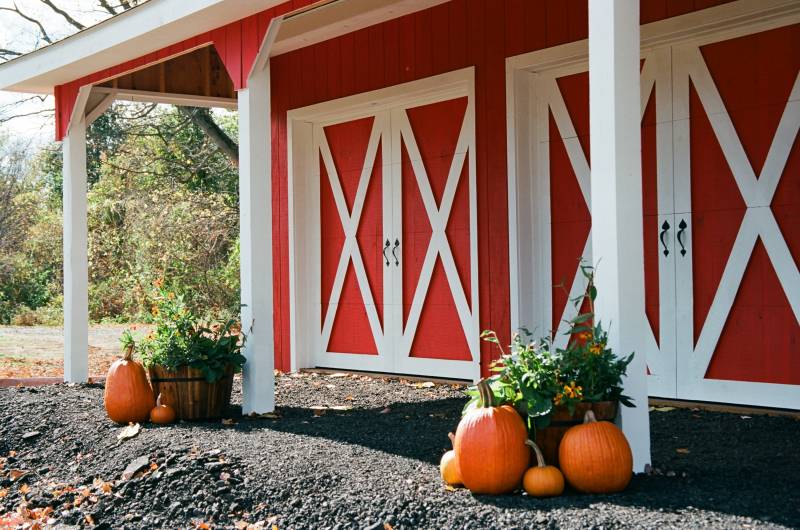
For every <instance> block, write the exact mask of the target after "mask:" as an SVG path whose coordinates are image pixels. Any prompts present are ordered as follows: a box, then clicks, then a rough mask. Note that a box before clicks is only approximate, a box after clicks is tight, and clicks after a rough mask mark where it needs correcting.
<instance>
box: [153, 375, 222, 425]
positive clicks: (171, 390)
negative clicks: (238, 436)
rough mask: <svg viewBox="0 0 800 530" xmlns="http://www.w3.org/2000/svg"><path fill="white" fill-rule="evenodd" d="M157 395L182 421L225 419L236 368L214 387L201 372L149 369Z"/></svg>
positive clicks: (215, 383) (216, 382)
mask: <svg viewBox="0 0 800 530" xmlns="http://www.w3.org/2000/svg"><path fill="white" fill-rule="evenodd" d="M148 372H149V374H150V383H151V384H152V385H153V393H154V394H155V395H156V396H158V394H161V402H162V403H165V404H167V405H170V406H171V407H172V408H174V409H175V414H176V416H177V418H178V419H179V420H208V419H217V418H221V417H223V416H224V415H225V413H226V412H227V410H228V405H229V404H230V402H231V390H232V388H233V367H232V366H229V367H228V368H227V370H225V375H223V376H222V377H221V378H220V379H218V380H217V381H215V382H213V383H209V382H208V381H206V378H205V376H204V375H203V372H202V371H201V370H198V369H196V368H190V367H188V366H181V367H180V368H178V369H176V370H167V369H166V368H164V367H162V366H151V367H150V368H149V369H148Z"/></svg>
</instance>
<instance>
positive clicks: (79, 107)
mask: <svg viewBox="0 0 800 530" xmlns="http://www.w3.org/2000/svg"><path fill="white" fill-rule="evenodd" d="M91 94H92V86H91V85H84V86H82V87H81V88H80V89H79V90H78V97H77V98H75V106H73V107H72V114H71V115H70V118H69V123H68V124H67V133H69V130H70V129H72V127H73V126H74V125H75V124H77V123H79V122H84V123H85V120H86V116H85V114H84V113H85V112H86V103H87V102H88V101H89V96H90V95H91ZM86 125H88V123H87V124H86Z"/></svg>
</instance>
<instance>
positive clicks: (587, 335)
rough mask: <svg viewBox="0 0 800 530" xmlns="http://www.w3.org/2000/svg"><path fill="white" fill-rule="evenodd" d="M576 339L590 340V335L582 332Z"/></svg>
mask: <svg viewBox="0 0 800 530" xmlns="http://www.w3.org/2000/svg"><path fill="white" fill-rule="evenodd" d="M578 338H579V339H581V340H589V339H591V338H592V334H591V333H589V332H588V331H584V332H583V333H581V334H580V335H578Z"/></svg>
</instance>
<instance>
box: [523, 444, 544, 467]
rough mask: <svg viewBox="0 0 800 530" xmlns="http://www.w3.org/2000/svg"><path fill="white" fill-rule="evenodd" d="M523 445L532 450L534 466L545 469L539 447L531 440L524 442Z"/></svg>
mask: <svg viewBox="0 0 800 530" xmlns="http://www.w3.org/2000/svg"><path fill="white" fill-rule="evenodd" d="M525 445H528V446H530V447H531V448H532V449H533V452H534V453H536V465H537V466H539V467H545V466H546V465H547V464H546V463H545V461H544V455H543V454H542V450H541V449H539V446H538V445H536V442H534V441H533V440H525Z"/></svg>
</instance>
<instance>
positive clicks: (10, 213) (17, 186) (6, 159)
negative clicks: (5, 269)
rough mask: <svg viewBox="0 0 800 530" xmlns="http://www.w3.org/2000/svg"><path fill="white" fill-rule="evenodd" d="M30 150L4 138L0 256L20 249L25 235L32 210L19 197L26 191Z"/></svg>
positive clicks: (0, 151)
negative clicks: (25, 184) (28, 210)
mask: <svg viewBox="0 0 800 530" xmlns="http://www.w3.org/2000/svg"><path fill="white" fill-rule="evenodd" d="M26 159H27V149H26V148H25V146H24V145H22V144H21V143H19V142H12V141H10V140H9V139H8V138H3V137H0V255H3V254H5V253H6V252H8V251H9V250H10V249H12V248H16V247H17V246H18V245H19V243H20V241H21V240H22V239H24V237H25V233H26V231H25V229H24V226H25V225H26V224H27V221H26V219H27V217H28V213H29V212H27V211H26V208H25V205H24V204H22V203H21V202H20V201H19V200H18V198H19V195H20V194H21V193H22V191H23V180H22V179H23V177H24V173H25V161H26Z"/></svg>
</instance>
